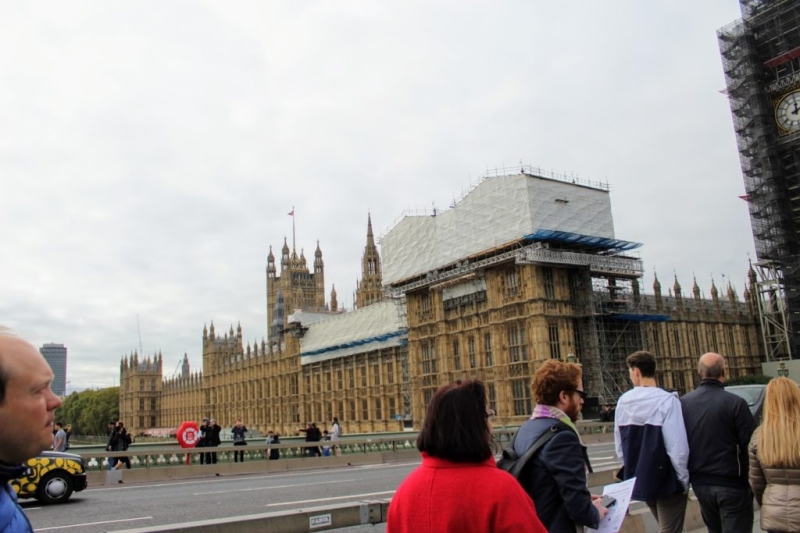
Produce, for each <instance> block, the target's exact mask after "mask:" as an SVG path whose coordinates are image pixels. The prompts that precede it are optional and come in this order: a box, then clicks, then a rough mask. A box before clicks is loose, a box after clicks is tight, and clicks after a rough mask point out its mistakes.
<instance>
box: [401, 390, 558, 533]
mask: <svg viewBox="0 0 800 533" xmlns="http://www.w3.org/2000/svg"><path fill="white" fill-rule="evenodd" d="M490 417H491V414H490V413H489V411H488V410H487V408H486V388H485V387H484V385H483V383H481V382H480V381H466V382H461V381H457V382H455V383H451V384H449V385H445V386H443V387H441V388H440V389H439V390H438V391H436V393H435V394H434V395H433V398H431V400H430V402H429V403H428V408H427V411H426V413H425V420H424V421H423V423H422V430H420V432H419V435H418V436H417V449H419V451H420V452H421V453H422V465H420V466H419V467H418V468H417V469H416V470H414V471H413V472H411V474H409V475H408V477H407V478H406V479H405V480H404V481H403V482H402V483H401V484H400V486H399V487H398V489H397V492H395V495H394V497H393V498H392V503H391V504H390V505H389V513H388V517H387V520H386V531H387V533H546V531H547V530H546V529H545V527H544V526H543V525H542V523H541V522H540V521H539V518H538V517H537V516H536V511H535V509H534V507H533V502H532V501H531V498H530V496H528V495H527V494H526V493H525V491H524V490H523V489H522V487H520V485H519V483H517V480H515V479H514V477H513V476H511V474H509V473H508V472H505V471H503V470H501V469H499V468H497V464H496V463H495V460H494V457H493V455H492V426H491V420H490ZM573 531H574V530H573Z"/></svg>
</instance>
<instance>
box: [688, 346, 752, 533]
mask: <svg viewBox="0 0 800 533" xmlns="http://www.w3.org/2000/svg"><path fill="white" fill-rule="evenodd" d="M697 373H698V374H699V375H700V380H701V381H700V385H699V386H698V387H697V389H695V390H694V391H693V392H690V393H689V394H687V395H686V396H684V397H683V398H681V409H682V410H683V421H684V423H685V424H686V436H687V437H688V439H689V481H690V482H691V484H692V488H693V489H694V494H695V496H697V501H698V502H699V503H700V511H701V514H702V515H703V522H705V524H706V527H707V528H708V531H709V532H710V533H722V532H725V533H731V532H737V533H738V532H743V531H747V532H748V533H749V532H752V531H753V493H752V492H751V491H750V485H749V484H748V480H747V474H748V458H747V445H748V444H749V443H750V436H751V435H752V434H753V430H754V429H755V427H756V424H755V421H754V420H753V415H752V414H751V413H750V408H749V407H748V406H747V402H746V401H745V400H744V399H742V398H741V397H739V396H737V395H735V394H731V393H730V392H726V391H725V358H724V357H722V356H721V355H719V354H717V353H707V354H704V355H703V356H702V357H700V361H699V363H698V365H697Z"/></svg>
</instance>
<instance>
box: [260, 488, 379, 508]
mask: <svg viewBox="0 0 800 533" xmlns="http://www.w3.org/2000/svg"><path fill="white" fill-rule="evenodd" d="M394 492H395V491H393V490H387V491H384V492H367V493H366V494H350V495H348V496H334V497H331V498H318V499H316V500H297V501H293V502H284V503H268V504H267V507H279V506H281V505H297V504H300V503H314V502H327V501H330V500H347V499H348V498H365V497H367V496H378V495H379V494H394Z"/></svg>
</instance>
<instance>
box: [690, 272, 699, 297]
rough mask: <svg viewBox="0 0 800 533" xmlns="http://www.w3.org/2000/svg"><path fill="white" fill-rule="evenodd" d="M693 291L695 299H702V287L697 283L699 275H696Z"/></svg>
mask: <svg viewBox="0 0 800 533" xmlns="http://www.w3.org/2000/svg"><path fill="white" fill-rule="evenodd" d="M692 293H693V294H694V299H695V300H699V299H700V287H699V286H698V285H697V276H694V284H693V285H692Z"/></svg>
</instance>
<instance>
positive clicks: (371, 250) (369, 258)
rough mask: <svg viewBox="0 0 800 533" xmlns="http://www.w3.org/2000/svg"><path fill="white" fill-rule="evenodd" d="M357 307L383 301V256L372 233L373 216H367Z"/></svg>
mask: <svg viewBox="0 0 800 533" xmlns="http://www.w3.org/2000/svg"><path fill="white" fill-rule="evenodd" d="M356 287H357V289H356V295H355V306H356V307H358V308H361V307H366V306H367V305H370V304H373V303H375V302H379V301H381V300H383V274H382V273H381V256H380V254H379V253H378V248H377V247H376V246H375V236H374V235H373V233H372V215H371V214H369V213H368V214H367V243H366V245H365V246H364V255H363V256H361V281H359V280H356Z"/></svg>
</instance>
